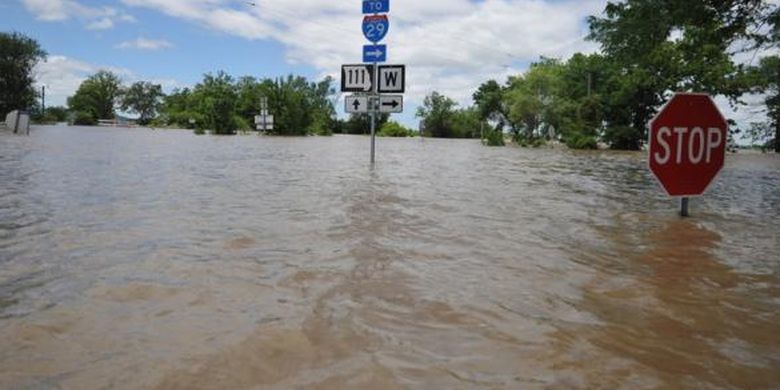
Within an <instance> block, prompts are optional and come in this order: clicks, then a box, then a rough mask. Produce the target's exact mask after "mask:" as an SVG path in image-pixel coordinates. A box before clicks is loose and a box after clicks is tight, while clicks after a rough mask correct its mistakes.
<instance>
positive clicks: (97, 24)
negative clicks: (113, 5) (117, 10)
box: [87, 18, 114, 30]
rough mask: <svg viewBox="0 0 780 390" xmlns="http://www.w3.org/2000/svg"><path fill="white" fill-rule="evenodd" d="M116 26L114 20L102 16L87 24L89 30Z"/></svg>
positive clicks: (107, 28)
mask: <svg viewBox="0 0 780 390" xmlns="http://www.w3.org/2000/svg"><path fill="white" fill-rule="evenodd" d="M113 27H114V22H113V21H112V20H111V19H109V18H102V19H98V20H95V21H94V22H90V23H89V24H87V30H109V29H111V28H113Z"/></svg>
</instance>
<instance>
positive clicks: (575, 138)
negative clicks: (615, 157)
mask: <svg viewBox="0 0 780 390" xmlns="http://www.w3.org/2000/svg"><path fill="white" fill-rule="evenodd" d="M566 146H568V147H569V148H570V149H580V150H586V149H589V150H594V149H598V147H599V146H598V142H597V141H596V137H593V136H589V135H583V134H574V135H571V136H569V137H566Z"/></svg>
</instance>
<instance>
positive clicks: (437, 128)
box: [417, 91, 458, 138]
mask: <svg viewBox="0 0 780 390" xmlns="http://www.w3.org/2000/svg"><path fill="white" fill-rule="evenodd" d="M457 105H458V103H456V102H455V101H454V100H452V99H450V98H448V97H447V96H444V95H442V94H440V93H438V92H436V91H434V92H433V93H431V94H430V95H428V96H426V97H425V99H424V100H423V105H422V106H420V107H418V108H417V117H418V118H421V119H422V127H423V132H424V133H425V134H426V135H428V136H430V137H434V138H451V137H452V135H453V131H452V129H453V128H452V125H453V118H454V116H455V108H456V107H457Z"/></svg>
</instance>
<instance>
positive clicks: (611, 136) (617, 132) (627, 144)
mask: <svg viewBox="0 0 780 390" xmlns="http://www.w3.org/2000/svg"><path fill="white" fill-rule="evenodd" d="M641 139H642V136H641V133H640V131H639V130H637V129H635V128H633V127H630V126H613V127H609V128H607V130H606V131H605V132H604V141H605V142H606V143H608V144H609V147H610V148H611V149H616V150H639V149H640V148H641V146H642V145H641Z"/></svg>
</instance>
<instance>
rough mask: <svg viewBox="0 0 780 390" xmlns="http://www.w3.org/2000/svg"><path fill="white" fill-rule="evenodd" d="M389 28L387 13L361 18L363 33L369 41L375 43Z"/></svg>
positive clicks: (383, 36) (382, 37)
mask: <svg viewBox="0 0 780 390" xmlns="http://www.w3.org/2000/svg"><path fill="white" fill-rule="evenodd" d="M389 29H390V20H389V19H388V18H387V15H372V16H366V17H365V18H363V35H364V36H365V37H366V39H368V40H369V41H371V42H374V43H377V42H379V41H381V40H382V39H384V38H385V36H386V35H387V32H388V30H389Z"/></svg>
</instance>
